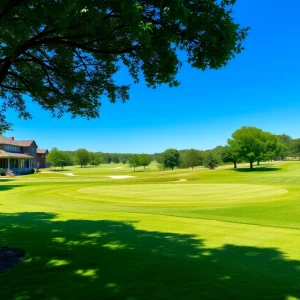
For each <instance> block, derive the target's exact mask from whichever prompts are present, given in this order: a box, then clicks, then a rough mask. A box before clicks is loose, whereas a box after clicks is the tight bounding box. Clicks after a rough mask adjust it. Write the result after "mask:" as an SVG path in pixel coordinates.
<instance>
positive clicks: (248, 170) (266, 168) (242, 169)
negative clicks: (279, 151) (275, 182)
mask: <svg viewBox="0 0 300 300" xmlns="http://www.w3.org/2000/svg"><path fill="white" fill-rule="evenodd" d="M231 170H232V171H235V172H243V173H248V172H275V171H280V170H282V169H281V168H269V167H256V168H253V169H250V168H237V169H231Z"/></svg>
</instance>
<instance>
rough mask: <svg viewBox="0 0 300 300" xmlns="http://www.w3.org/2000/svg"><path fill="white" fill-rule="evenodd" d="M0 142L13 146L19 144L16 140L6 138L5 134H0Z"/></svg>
mask: <svg viewBox="0 0 300 300" xmlns="http://www.w3.org/2000/svg"><path fill="white" fill-rule="evenodd" d="M0 144H5V145H13V146H19V145H18V143H17V141H15V140H12V139H11V138H10V139H9V138H6V137H5V136H2V135H0Z"/></svg>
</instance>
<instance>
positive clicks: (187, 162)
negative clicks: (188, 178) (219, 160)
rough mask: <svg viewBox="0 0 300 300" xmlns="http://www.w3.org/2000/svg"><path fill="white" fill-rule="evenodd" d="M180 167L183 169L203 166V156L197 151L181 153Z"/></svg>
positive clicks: (191, 150)
mask: <svg viewBox="0 0 300 300" xmlns="http://www.w3.org/2000/svg"><path fill="white" fill-rule="evenodd" d="M181 158H182V166H183V167H184V168H192V169H193V168H194V167H196V166H201V165H202V164H203V160H204V158H203V154H202V152H201V151H199V150H195V149H189V150H186V151H184V152H183V154H182V155H181Z"/></svg>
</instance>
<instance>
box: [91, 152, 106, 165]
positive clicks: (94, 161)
mask: <svg viewBox="0 0 300 300" xmlns="http://www.w3.org/2000/svg"><path fill="white" fill-rule="evenodd" d="M90 158H91V160H90V164H91V165H93V166H99V165H100V164H102V163H103V157H102V156H101V155H100V154H99V153H94V152H91V153H90Z"/></svg>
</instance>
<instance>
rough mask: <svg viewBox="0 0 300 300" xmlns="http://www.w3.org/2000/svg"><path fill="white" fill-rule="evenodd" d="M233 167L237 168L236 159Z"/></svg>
mask: <svg viewBox="0 0 300 300" xmlns="http://www.w3.org/2000/svg"><path fill="white" fill-rule="evenodd" d="M233 167H234V168H235V169H236V168H237V166H236V161H234V162H233Z"/></svg>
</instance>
